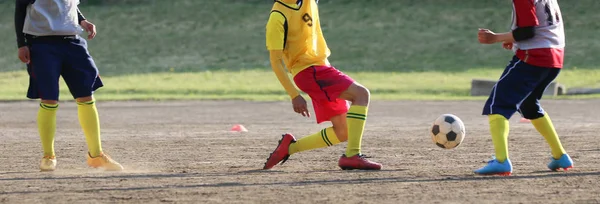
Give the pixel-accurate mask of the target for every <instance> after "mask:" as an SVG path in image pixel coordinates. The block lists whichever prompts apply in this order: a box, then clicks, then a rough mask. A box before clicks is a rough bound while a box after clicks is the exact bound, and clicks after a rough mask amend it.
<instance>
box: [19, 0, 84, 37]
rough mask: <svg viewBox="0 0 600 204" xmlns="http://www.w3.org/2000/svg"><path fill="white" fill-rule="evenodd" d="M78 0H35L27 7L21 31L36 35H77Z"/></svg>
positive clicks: (78, 30)
mask: <svg viewBox="0 0 600 204" xmlns="http://www.w3.org/2000/svg"><path fill="white" fill-rule="evenodd" d="M77 5H79V0H36V1H35V3H33V4H31V5H29V7H27V16H26V17H25V24H24V26H23V33H26V34H30V35H36V36H49V35H79V34H80V33H81V32H82V31H83V29H82V28H81V27H80V26H79V21H78V19H77Z"/></svg>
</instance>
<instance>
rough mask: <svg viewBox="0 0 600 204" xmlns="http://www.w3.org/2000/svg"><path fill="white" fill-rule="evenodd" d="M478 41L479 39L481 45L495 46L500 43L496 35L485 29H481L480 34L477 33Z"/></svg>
mask: <svg viewBox="0 0 600 204" xmlns="http://www.w3.org/2000/svg"><path fill="white" fill-rule="evenodd" d="M477 39H479V43H481V44H494V43H496V42H498V38H497V36H496V33H494V32H492V31H491V30H488V29H483V28H480V29H479V32H478V33H477Z"/></svg>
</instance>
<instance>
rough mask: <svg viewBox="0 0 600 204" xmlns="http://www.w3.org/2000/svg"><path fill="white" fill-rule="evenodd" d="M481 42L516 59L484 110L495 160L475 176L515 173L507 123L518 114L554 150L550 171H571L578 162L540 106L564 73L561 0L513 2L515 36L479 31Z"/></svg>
mask: <svg viewBox="0 0 600 204" xmlns="http://www.w3.org/2000/svg"><path fill="white" fill-rule="evenodd" d="M478 39H479V42H480V43H482V44H494V43H502V45H503V47H504V48H505V49H512V50H514V51H515V56H514V57H513V59H512V61H511V62H510V63H509V64H508V66H507V67H506V69H505V70H504V72H503V73H502V75H501V76H500V79H499V80H498V82H497V83H496V85H494V87H493V89H492V92H491V94H490V97H489V98H488V100H487V101H486V104H485V106H484V108H483V115H487V116H488V117H489V123H490V132H491V135H492V142H493V143H494V149H495V151H496V154H495V158H494V159H493V160H491V161H489V162H488V164H487V165H486V166H484V167H483V168H480V169H477V170H475V173H477V174H484V175H489V174H499V175H510V174H511V173H512V170H513V168H512V163H511V162H510V159H509V158H508V144H507V143H508V139H507V138H508V132H509V126H508V119H509V118H510V117H511V116H512V115H513V114H514V113H515V112H517V111H518V112H519V113H521V115H522V117H524V118H526V119H529V120H531V123H532V124H533V126H534V127H535V129H536V130H537V131H538V132H539V133H540V134H541V135H542V136H543V137H544V138H545V139H546V141H547V142H548V144H549V145H550V149H551V151H552V158H551V161H550V163H549V164H548V168H549V169H550V170H553V171H556V170H558V169H561V168H562V169H565V170H566V169H568V168H572V167H573V161H572V160H571V158H570V157H569V155H568V154H567V153H566V152H565V150H564V149H563V147H562V144H561V142H560V139H559V138H558V135H557V134H556V130H555V129H554V125H553V124H552V121H551V120H550V117H549V116H548V114H547V113H546V112H545V111H544V109H542V107H541V105H540V102H539V100H540V99H541V98H542V95H543V93H544V91H545V90H546V88H547V87H548V85H549V84H550V83H551V82H552V81H553V80H554V79H555V78H556V77H557V76H558V74H559V73H560V70H561V68H562V67H563V58H564V47H565V34H564V28H563V19H562V15H561V12H560V8H559V5H558V2H557V0H513V17H512V28H511V31H510V32H506V33H494V32H492V31H491V30H488V29H479V33H478Z"/></svg>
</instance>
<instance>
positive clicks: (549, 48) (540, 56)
mask: <svg viewBox="0 0 600 204" xmlns="http://www.w3.org/2000/svg"><path fill="white" fill-rule="evenodd" d="M528 26H534V29H535V36H534V37H533V38H531V39H528V40H523V41H520V42H515V44H514V48H515V50H516V55H517V57H518V58H519V59H521V60H522V61H523V62H525V63H527V64H531V65H534V66H539V67H552V68H562V66H563V58H564V48H565V32H564V27H563V18H562V15H561V12H560V7H559V6H558V2H557V0H513V17H512V30H514V29H516V28H518V27H528Z"/></svg>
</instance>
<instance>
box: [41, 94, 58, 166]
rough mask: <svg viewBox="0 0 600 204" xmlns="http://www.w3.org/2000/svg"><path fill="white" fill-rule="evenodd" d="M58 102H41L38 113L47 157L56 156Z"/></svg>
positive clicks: (43, 146)
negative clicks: (55, 140) (55, 139)
mask: <svg viewBox="0 0 600 204" xmlns="http://www.w3.org/2000/svg"><path fill="white" fill-rule="evenodd" d="M57 109H58V104H45V103H40V109H39V111H38V115H37V125H38V131H39V133H40V140H41V142H42V148H43V149H44V156H45V157H54V135H55V134H56V110H57Z"/></svg>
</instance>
